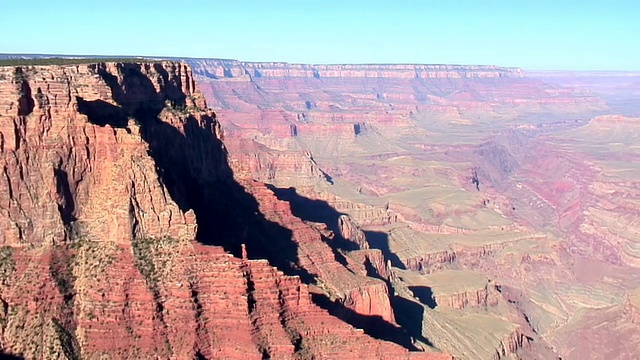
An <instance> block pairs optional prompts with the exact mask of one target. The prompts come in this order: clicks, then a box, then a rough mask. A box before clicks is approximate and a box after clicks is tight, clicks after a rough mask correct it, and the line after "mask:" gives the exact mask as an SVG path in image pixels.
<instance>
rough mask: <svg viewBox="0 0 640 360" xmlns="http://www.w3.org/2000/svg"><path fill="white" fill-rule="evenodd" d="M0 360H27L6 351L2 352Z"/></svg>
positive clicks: (0, 352)
mask: <svg viewBox="0 0 640 360" xmlns="http://www.w3.org/2000/svg"><path fill="white" fill-rule="evenodd" d="M0 360H25V359H24V358H23V357H22V356H18V355H13V354H8V353H6V352H4V351H0Z"/></svg>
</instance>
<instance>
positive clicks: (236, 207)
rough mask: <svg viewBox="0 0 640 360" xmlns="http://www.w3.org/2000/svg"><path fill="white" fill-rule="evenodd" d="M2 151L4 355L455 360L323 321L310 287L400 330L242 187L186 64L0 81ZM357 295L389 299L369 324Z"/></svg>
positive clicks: (357, 284) (0, 73) (300, 229)
mask: <svg viewBox="0 0 640 360" xmlns="http://www.w3.org/2000/svg"><path fill="white" fill-rule="evenodd" d="M0 140H1V141H0V154H1V160H0V161H2V162H1V165H2V170H3V172H2V173H3V176H2V179H1V180H0V193H2V199H3V200H2V206H0V228H1V230H2V231H1V235H0V236H1V238H0V242H2V245H3V247H2V248H1V251H0V267H1V268H2V271H1V272H0V273H1V276H2V281H1V284H0V303H1V304H2V306H1V309H0V319H1V321H0V325H1V331H0V344H1V348H2V351H3V352H6V353H11V354H16V355H20V356H24V357H26V358H29V359H69V358H79V357H82V358H90V359H92V358H96V359H97V358H101V359H105V358H113V359H122V358H151V357H159V358H175V359H185V358H205V359H207V358H212V359H213V358H229V359H248V358H255V359H261V358H265V357H271V358H282V359H310V358H335V359H338V358H345V359H347V358H357V357H362V358H385V359H387V358H388V359H409V358H412V359H413V358H424V359H440V358H442V359H444V358H450V357H449V356H448V355H446V354H437V353H424V352H409V351H408V350H407V347H411V344H402V346H401V345H398V344H399V343H400V342H399V341H396V342H395V343H394V342H390V341H383V340H377V339H374V338H372V337H370V336H369V335H367V334H365V333H364V332H363V330H359V329H356V328H354V327H352V326H350V325H348V324H346V323H344V322H342V321H341V320H339V319H338V318H336V317H334V316H332V315H330V314H329V312H328V310H325V309H322V308H320V307H318V306H317V305H315V303H314V302H313V301H312V295H311V294H310V292H309V288H308V287H307V285H306V284H303V281H304V282H308V281H309V277H312V278H314V279H316V281H317V282H318V283H321V284H325V286H327V287H328V289H329V290H330V291H333V292H335V293H336V294H338V296H337V297H335V298H333V299H331V301H335V302H336V303H339V302H340V301H342V302H343V303H345V305H344V306H345V308H346V309H349V306H351V307H352V308H353V309H354V311H355V312H356V314H361V315H362V316H377V317H380V318H383V319H384V320H385V323H386V324H389V325H390V326H394V325H393V312H392V310H391V308H390V306H388V299H389V295H388V289H387V287H386V284H385V283H384V282H383V281H381V280H378V279H374V278H368V277H366V276H356V275H355V274H353V275H352V276H351V275H348V274H351V272H350V271H349V270H348V269H347V268H345V267H344V266H343V265H341V264H339V263H337V262H336V260H335V254H334V253H333V251H334V250H333V249H332V248H331V247H330V246H328V245H326V243H325V242H323V241H324V240H323V239H322V236H321V234H320V233H319V232H317V231H314V230H313V227H311V226H310V225H308V224H306V223H304V222H302V221H301V220H300V219H298V218H296V217H294V216H293V215H291V210H290V208H289V206H288V204H286V203H284V202H281V201H279V200H278V199H276V197H275V196H274V195H273V192H271V190H269V189H268V188H266V187H265V186H264V185H263V184H261V183H257V182H252V181H249V180H248V179H236V178H234V177H233V171H232V169H231V167H230V166H229V163H228V161H227V154H226V149H225V147H224V144H223V143H222V141H221V140H222V130H221V128H220V126H219V123H218V121H217V119H216V115H215V114H214V113H213V112H212V111H211V110H210V109H208V108H207V105H206V103H205V101H204V98H203V96H202V94H201V93H200V91H199V90H198V88H197V87H196V86H195V83H194V80H193V76H192V72H191V70H190V68H189V67H188V66H187V65H185V64H184V63H178V62H156V63H147V64H135V63H96V64H85V65H64V66H56V65H52V66H23V67H0ZM238 181H240V182H242V184H240V183H239V182H238ZM277 221H281V222H277ZM280 224H286V225H287V226H288V227H287V228H285V227H283V226H281V225H280ZM347 226H348V225H347ZM345 229H347V228H345ZM345 231H347V230H345ZM291 234H293V242H291V239H292V237H291ZM345 234H347V232H345ZM348 234H350V235H349V236H350V237H352V238H353V241H354V242H361V241H362V239H361V237H360V236H359V235H358V232H357V230H356V229H355V228H353V227H352V228H349V231H348ZM268 239H270V240H271V242H267V241H268ZM195 240H198V241H197V242H196V241H195ZM274 242H275V243H276V244H279V245H277V247H276V248H277V249H285V251H284V252H282V253H277V252H273V250H268V248H269V246H267V245H268V244H273V243H274ZM270 251H272V252H270ZM247 253H248V254H247ZM234 254H235V255H236V256H237V257H236V256H234ZM274 254H277V255H279V256H280V258H279V259H278V258H277V257H276V256H274ZM290 254H293V256H292V257H289V255H290ZM261 255H266V257H267V258H269V262H267V261H266V260H257V259H255V258H257V257H260V256H261ZM270 263H272V264H276V263H277V264H283V265H284V268H283V269H284V270H285V271H287V273H288V274H293V273H297V274H299V275H300V276H290V275H285V274H284V273H283V272H282V271H279V270H277V269H275V268H274V267H272V266H271V265H270ZM342 279H348V280H349V281H346V282H343V281H341V280H342ZM367 286H368V287H367ZM358 288H361V289H362V290H361V293H362V294H369V293H371V292H375V293H377V294H379V296H378V297H379V299H378V298H376V300H374V301H373V302H372V303H371V304H370V305H367V306H364V307H363V306H362V304H367V303H366V302H363V300H362V299H361V296H360V295H358V294H359V293H358V291H357V290H356V289H358ZM368 289H371V290H368ZM25 294H26V295H27V296H25ZM319 294H320V295H323V296H326V294H325V293H319ZM341 299H342V300H341ZM385 301H386V304H387V305H385ZM331 309H332V308H331Z"/></svg>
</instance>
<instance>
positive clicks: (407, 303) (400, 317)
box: [391, 296, 434, 347]
mask: <svg viewBox="0 0 640 360" xmlns="http://www.w3.org/2000/svg"><path fill="white" fill-rule="evenodd" d="M391 304H392V305H393V308H394V310H396V311H395V314H396V321H397V322H398V324H399V325H400V326H402V328H403V329H405V330H406V331H407V333H409V335H411V337H413V338H414V339H416V340H418V341H420V342H422V343H423V344H425V345H427V346H431V347H433V346H434V345H433V343H432V342H431V341H430V340H429V339H427V338H425V337H424V336H423V335H422V322H423V319H424V306H422V305H421V304H419V303H418V302H415V301H411V300H409V299H405V298H403V297H401V296H394V297H393V299H392V301H391Z"/></svg>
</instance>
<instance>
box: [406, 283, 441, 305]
mask: <svg viewBox="0 0 640 360" xmlns="http://www.w3.org/2000/svg"><path fill="white" fill-rule="evenodd" d="M409 290H411V292H413V295H415V297H417V298H418V300H420V302H421V303H423V304H425V305H426V306H428V307H429V309H435V308H436V306H438V303H437V302H436V299H435V298H434V297H433V290H431V288H430V287H428V286H409Z"/></svg>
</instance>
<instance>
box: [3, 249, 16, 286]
mask: <svg viewBox="0 0 640 360" xmlns="http://www.w3.org/2000/svg"><path fill="white" fill-rule="evenodd" d="M15 269H16V263H15V261H14V260H13V248H12V247H11V246H3V247H1V248H0V283H2V284H4V283H5V281H7V279H8V278H9V277H10V276H11V275H12V274H13V272H14V271H15Z"/></svg>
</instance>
